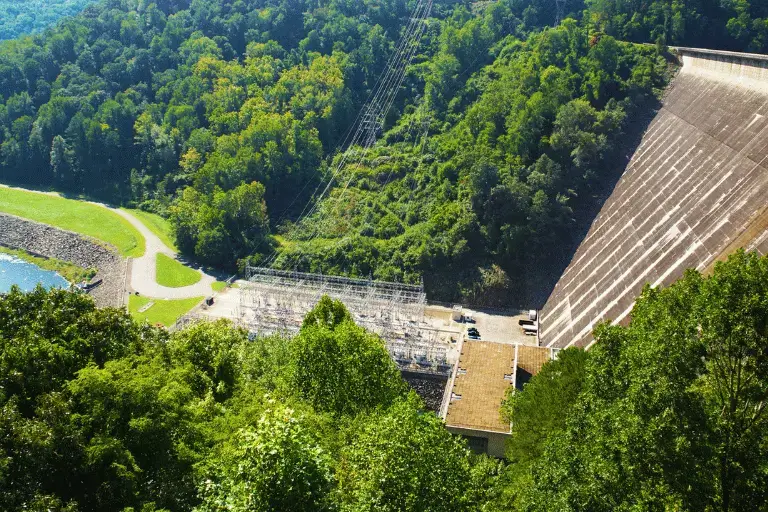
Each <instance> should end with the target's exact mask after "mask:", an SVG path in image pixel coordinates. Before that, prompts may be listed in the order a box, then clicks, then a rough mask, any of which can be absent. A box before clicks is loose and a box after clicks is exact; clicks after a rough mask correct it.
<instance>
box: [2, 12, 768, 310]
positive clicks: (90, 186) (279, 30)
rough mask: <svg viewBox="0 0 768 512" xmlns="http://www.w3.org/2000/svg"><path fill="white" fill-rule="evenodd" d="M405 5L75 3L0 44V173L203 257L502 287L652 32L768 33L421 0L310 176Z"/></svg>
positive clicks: (642, 99)
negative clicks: (92, 206) (337, 170)
mask: <svg viewBox="0 0 768 512" xmlns="http://www.w3.org/2000/svg"><path fill="white" fill-rule="evenodd" d="M415 4H416V2H414V1H413V0H381V1H375V2H374V1H346V2H345V1H341V0H323V1H311V2H310V1H308V0H290V1H289V0H236V1H235V0H215V1H212V0H192V1H189V0H158V1H156V2H149V1H133V0H103V1H101V2H97V3H95V4H94V5H92V6H90V7H88V8H86V9H85V11H83V13H81V14H80V15H78V16H75V17H72V18H68V19H66V20H63V21H62V22H61V23H60V24H58V25H57V26H56V27H54V28H51V29H50V30H48V31H46V32H44V33H43V34H40V35H36V36H33V37H26V38H22V39H17V40H12V41H7V42H5V43H3V44H1V45H0V181H2V182H6V183H17V184H25V185H31V186H37V187H44V188H45V187H52V188H55V189H57V190H61V191H65V192H70V193H75V194H86V195H88V196H92V197H97V198H100V199H105V200H109V201H112V202H116V203H121V204H126V205H132V206H140V207H141V208H144V209H147V210H151V211H155V212H157V213H160V214H162V215H165V216H168V217H169V218H170V220H171V221H172V224H173V226H174V230H175V235H176V238H177V245H178V247H179V248H180V250H181V251H182V252H184V253H185V254H187V255H188V256H193V257H195V258H196V259H197V260H199V261H201V262H203V263H206V264H211V265H216V266H220V267H229V268H235V266H236V265H237V264H238V262H239V263H240V264H242V263H243V262H244V261H248V260H249V261H252V262H254V263H264V262H270V263H274V264H276V265H279V266H283V267H289V268H298V269H302V270H310V271H322V272H326V273H347V274H351V275H356V276H364V277H368V276H374V277H376V278H380V279H387V280H403V281H408V282H417V281H418V279H419V278H420V277H421V276H423V277H424V279H425V283H426V286H427V289H428V292H429V293H430V296H431V297H434V298H442V299H444V300H453V299H462V300H468V301H470V302H475V303H480V302H484V303H493V304H508V303H510V302H511V301H513V300H514V296H511V295H510V293H509V291H510V290H511V289H513V288H514V289H515V290H516V291H515V293H516V294H518V297H519V293H521V292H520V290H524V289H525V286H526V282H525V281H526V280H525V279H524V278H522V277H520V276H521V275H524V272H523V271H524V270H525V269H526V266H530V265H531V263H532V262H533V260H534V256H535V257H536V259H537V266H540V265H541V263H542V261H541V257H542V255H554V254H555V253H557V252H558V251H557V250H556V249H557V248H558V247H561V246H562V245H563V241H565V242H566V243H567V241H568V240H569V239H570V238H571V237H572V235H573V232H574V216H575V215H576V214H577V213H578V211H579V209H580V208H584V207H586V206H588V205H589V204H590V198H592V197H593V196H594V195H596V193H597V192H596V190H595V189H596V187H597V188H599V187H600V183H601V180H602V179H603V177H604V176H605V175H606V173H611V172H615V171H616V168H617V167H620V166H621V158H619V155H621V156H622V157H623V153H621V149H622V143H623V142H624V141H625V137H624V133H626V132H627V131H628V130H630V129H631V128H632V126H633V123H637V122H638V121H637V120H638V119H639V118H642V117H643V115H645V114H646V113H647V112H650V111H652V110H653V108H654V107H655V99H656V97H657V95H658V93H659V91H660V90H661V88H663V86H664V85H665V84H666V81H667V79H668V74H669V66H668V62H667V61H666V60H665V59H664V57H663V45H664V44H665V43H675V44H688V45H698V46H712V45H715V46H717V47H720V48H731V49H739V50H755V51H765V50H766V44H768V43H766V40H765V30H766V26H768V25H766V22H767V21H766V20H768V14H767V13H766V12H765V10H766V7H765V6H764V5H763V4H759V3H758V2H753V5H750V4H749V3H748V2H747V1H746V0H738V1H732V2H731V1H727V2H723V1H721V0H716V1H715V0H697V1H687V2H681V1H679V0H674V1H671V0H655V1H653V2H650V5H648V2H625V1H622V2H618V1H611V0H593V1H587V2H586V3H584V2H582V1H580V0H569V2H566V9H565V14H569V15H570V16H571V17H572V18H571V19H567V20H566V21H565V22H564V23H563V24H562V25H560V26H559V27H557V28H549V27H550V26H551V25H552V24H553V23H554V21H555V16H556V9H554V1H553V0H532V1H522V0H499V1H497V2H478V3H470V2H455V1H449V0H438V1H437V2H436V3H435V4H434V7H433V9H432V17H431V18H430V19H429V20H428V21H427V24H428V26H427V29H426V31H425V33H424V36H423V37H422V40H421V41H420V43H421V44H420V47H419V52H418V54H417V55H416V56H415V58H414V60H413V63H412V65H411V66H410V67H409V68H408V70H407V73H406V76H405V80H404V83H403V86H402V87H401V89H400V91H399V94H398V96H397V98H396V101H395V102H394V105H393V108H392V109H391V111H390V113H389V115H388V117H387V119H386V122H385V126H384V127H383V133H382V134H381V135H382V136H381V139H380V141H379V142H378V144H377V145H376V146H375V147H374V148H373V150H372V151H370V152H369V153H368V154H367V155H366V158H365V159H363V161H362V163H361V164H360V165H348V166H346V167H345V168H344V169H343V171H342V174H341V175H340V176H337V177H336V179H335V180H331V176H332V171H333V169H334V167H335V164H336V162H338V161H339V160H338V159H339V158H340V155H339V149H340V146H342V143H343V141H344V140H345V135H346V134H347V133H348V131H349V130H350V129H352V128H353V127H354V122H355V119H356V118H357V115H358V113H359V112H360V109H361V108H362V106H363V105H364V104H365V101H366V98H368V96H369V94H370V93H371V91H372V89H373V87H374V84H375V83H376V80H377V79H378V78H379V77H380V76H381V75H382V73H383V71H384V69H385V64H386V62H387V59H388V58H389V57H390V56H391V55H392V54H393V52H394V51H395V47H396V42H397V41H398V39H399V37H400V35H401V33H402V32H403V30H404V29H405V27H406V25H407V22H408V19H409V16H410V15H411V13H412V11H413V9H414V6H415ZM627 41H636V42H652V43H656V44H655V45H648V46H641V45H635V44H631V43H629V42H627ZM329 181H330V182H331V186H330V188H329V190H330V193H329V194H328V195H327V196H326V197H325V198H324V199H323V200H322V201H319V204H316V205H314V206H313V207H312V208H307V207H306V205H308V204H310V202H311V201H312V198H313V197H316V196H315V195H314V191H316V190H318V188H320V189H322V187H323V186H325V185H326V184H327V183H328V182H329ZM303 211H311V212H313V214H312V215H309V216H307V217H306V218H304V217H301V216H300V214H301V212H303ZM275 256H277V258H276V261H274V262H273V261H272V260H273V259H275Z"/></svg>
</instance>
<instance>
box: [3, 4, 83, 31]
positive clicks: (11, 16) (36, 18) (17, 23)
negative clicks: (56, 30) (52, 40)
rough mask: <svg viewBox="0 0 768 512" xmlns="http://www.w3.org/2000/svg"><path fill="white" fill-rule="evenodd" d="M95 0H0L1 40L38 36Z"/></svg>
mask: <svg viewBox="0 0 768 512" xmlns="http://www.w3.org/2000/svg"><path fill="white" fill-rule="evenodd" d="M91 3H93V0H0V40H3V39H13V38H14V37H18V36H20V35H22V34H36V33H38V32H42V31H43V30H45V29H46V28H48V27H50V26H51V25H53V24H54V23H56V22H57V21H58V20H59V19H61V18H63V17H65V16H72V15H75V14H77V13H79V12H80V11H82V10H83V9H84V8H85V7H86V6H87V5H88V4H91Z"/></svg>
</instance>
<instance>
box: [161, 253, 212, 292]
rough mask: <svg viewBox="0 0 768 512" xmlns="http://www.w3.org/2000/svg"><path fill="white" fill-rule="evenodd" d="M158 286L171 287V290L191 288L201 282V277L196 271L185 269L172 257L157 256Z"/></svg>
mask: <svg viewBox="0 0 768 512" xmlns="http://www.w3.org/2000/svg"><path fill="white" fill-rule="evenodd" d="M156 261H157V263H156V265H157V267H156V269H157V284H159V285H160V286H169V287H171V288H180V287H182V286H189V285H191V284H195V283H196V282H198V281H200V279H201V277H202V276H201V275H200V272H198V271H197V270H195V269H192V268H189V267H185V266H184V265H183V264H181V263H179V262H178V261H176V260H175V259H173V258H171V257H170V256H166V255H165V254H158V255H157V260H156Z"/></svg>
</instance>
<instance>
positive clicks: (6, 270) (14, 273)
mask: <svg viewBox="0 0 768 512" xmlns="http://www.w3.org/2000/svg"><path fill="white" fill-rule="evenodd" d="M37 283H40V284H42V285H43V286H44V287H46V288H52V287H54V286H56V287H59V288H69V283H68V282H67V280H66V279H64V278H63V277H61V276H60V275H59V274H57V273H56V272H53V271H51V270H43V269H41V268H40V267H38V266H37V265H33V264H32V263H27V262H26V261H23V260H20V259H18V258H14V257H13V256H10V255H8V254H0V293H5V292H7V291H9V290H10V289H11V286H12V285H14V284H15V285H18V286H19V288H21V289H22V290H24V291H30V290H34V288H35V286H37Z"/></svg>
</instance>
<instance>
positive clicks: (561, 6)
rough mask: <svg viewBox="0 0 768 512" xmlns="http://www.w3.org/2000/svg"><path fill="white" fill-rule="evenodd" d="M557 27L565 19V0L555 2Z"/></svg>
mask: <svg viewBox="0 0 768 512" xmlns="http://www.w3.org/2000/svg"><path fill="white" fill-rule="evenodd" d="M555 7H556V12H555V26H558V25H559V24H560V22H561V21H563V18H564V17H565V0H555Z"/></svg>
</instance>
